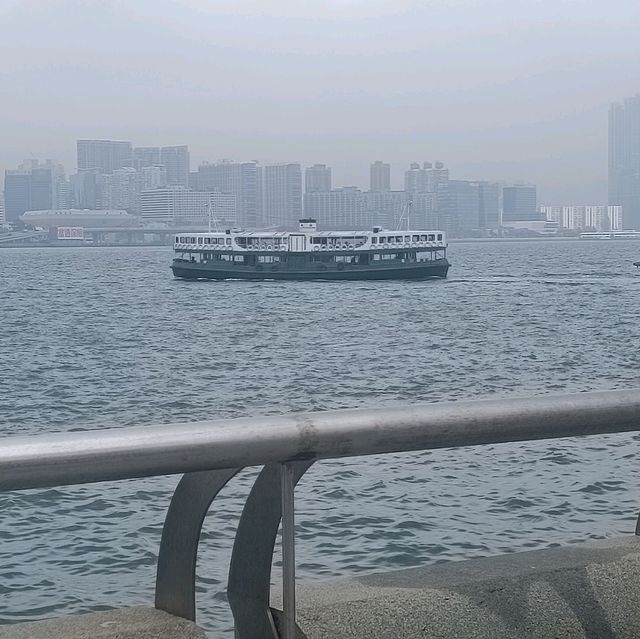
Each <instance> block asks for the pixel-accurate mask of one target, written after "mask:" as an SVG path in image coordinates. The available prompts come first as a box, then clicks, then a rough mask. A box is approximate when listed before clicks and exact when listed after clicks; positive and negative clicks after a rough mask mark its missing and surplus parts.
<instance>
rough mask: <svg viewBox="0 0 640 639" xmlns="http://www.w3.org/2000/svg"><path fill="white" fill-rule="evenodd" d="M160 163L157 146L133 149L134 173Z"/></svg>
mask: <svg viewBox="0 0 640 639" xmlns="http://www.w3.org/2000/svg"><path fill="white" fill-rule="evenodd" d="M161 163H162V162H161V159H160V147H159V146H138V147H135V148H134V149H133V168H134V169H135V170H136V171H140V170H141V169H143V168H145V167H148V166H157V165H159V164H161Z"/></svg>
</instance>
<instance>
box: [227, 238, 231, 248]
mask: <svg viewBox="0 0 640 639" xmlns="http://www.w3.org/2000/svg"><path fill="white" fill-rule="evenodd" d="M227 246H231V238H230V237H228V238H227Z"/></svg>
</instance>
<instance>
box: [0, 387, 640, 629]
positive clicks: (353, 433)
mask: <svg viewBox="0 0 640 639" xmlns="http://www.w3.org/2000/svg"><path fill="white" fill-rule="evenodd" d="M631 431H640V390H628V391H606V392H598V393H578V394H573V395H560V396H557V395H556V396H553V395H547V396H542V397H537V398H533V399H522V398H520V399H501V400H480V401H471V402H450V403H440V404H426V405H419V406H411V407H403V408H384V409H377V410H373V409H356V410H341V411H327V412H319V413H305V414H294V415H286V416H274V417H262V418H253V419H234V420H216V421H204V422H196V423H190V424H189V423H186V424H171V425H163V426H153V427H146V428H122V429H109V430H94V431H82V432H71V433H58V434H48V435H34V436H21V437H8V438H5V439H2V440H0V490H5V491H6V490H20V489H25V488H38V487H51V486H61V485H69V484H80V483H87V482H97V481H105V480H114V479H128V478H134V477H147V476H154V475H167V474H175V473H185V474H184V476H183V477H182V479H181V480H180V483H179V484H178V487H177V488H176V491H175V492H174V495H173V498H172V501H171V504H170V507H169V511H168V514H167V518H166V521H165V525H164V528H163V533H162V540H161V544H160V551H159V555H158V569H157V578H156V597H155V605H156V607H157V608H159V609H162V610H166V611H168V612H170V613H172V614H175V615H178V616H181V617H185V618H187V619H193V620H195V572H196V570H195V568H196V561H197V550H198V542H199V539H200V531H201V528H202V523H203V520H204V517H205V515H206V513H207V510H208V509H209V507H210V506H211V504H212V502H213V501H214V500H215V497H216V495H217V494H218V492H219V491H220V490H221V489H222V488H223V487H224V486H225V485H226V484H227V482H228V481H229V480H230V479H231V478H232V477H234V476H235V474H236V473H237V472H239V471H240V470H241V469H242V468H244V467H246V466H255V465H263V466H264V468H263V470H262V472H261V473H260V474H259V476H258V478H257V479H256V482H255V484H254V486H253V489H252V490H251V493H250V495H249V497H248V498H247V501H246V503H245V506H244V509H243V512H242V516H241V518H240V522H239V525H238V530H237V534H236V539H235V543H234V548H233V553H232V558H231V567H230V574H229V580H228V596H229V602H230V605H231V608H232V611H233V614H234V618H235V621H236V637H238V639H262V638H264V639H280V638H282V639H293V637H294V636H296V626H295V583H294V579H295V555H294V547H293V534H294V512H293V490H294V487H295V484H296V483H297V482H298V481H299V480H300V478H301V477H302V476H303V475H304V473H305V471H306V470H307V469H308V468H309V467H310V466H311V465H312V463H313V462H314V461H315V460H317V459H328V458H337V457H348V456H360V455H371V454H376V453H392V452H401V451H415V450H428V449H435V448H447V447H457V446H476V445H481V444H489V443H500V442H514V441H527V440H539V439H553V438H561V437H575V436H582V435H595V434H605V433H616V432H631ZM281 520H282V527H283V534H282V538H283V546H284V547H283V564H284V571H283V572H284V575H283V604H284V606H283V612H282V613H280V612H279V611H276V610H272V609H271V608H270V607H269V590H270V588H269V584H270V582H271V564H272V556H273V548H274V544H275V539H276V534H277V531H278V526H279V523H280V521H281ZM638 526H639V527H638V528H637V529H636V534H638V531H639V530H640V522H639V524H638Z"/></svg>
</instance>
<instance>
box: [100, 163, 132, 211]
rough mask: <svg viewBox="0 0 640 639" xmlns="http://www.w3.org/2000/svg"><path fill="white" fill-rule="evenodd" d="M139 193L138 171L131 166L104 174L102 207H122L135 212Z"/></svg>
mask: <svg viewBox="0 0 640 639" xmlns="http://www.w3.org/2000/svg"><path fill="white" fill-rule="evenodd" d="M139 195H140V180H139V176H138V172H137V171H136V170H135V169H134V168H132V167H125V168H122V169H116V170H115V171H114V172H113V173H111V174H110V175H105V176H104V198H103V200H102V202H101V206H100V208H102V209H122V210H125V211H127V212H128V213H137V210H138V199H139Z"/></svg>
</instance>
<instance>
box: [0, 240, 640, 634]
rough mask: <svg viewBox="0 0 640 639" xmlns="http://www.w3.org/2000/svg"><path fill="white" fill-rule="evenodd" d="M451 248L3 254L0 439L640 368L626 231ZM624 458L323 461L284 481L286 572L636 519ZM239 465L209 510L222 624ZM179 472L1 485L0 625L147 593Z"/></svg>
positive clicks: (211, 611)
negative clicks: (222, 278)
mask: <svg viewBox="0 0 640 639" xmlns="http://www.w3.org/2000/svg"><path fill="white" fill-rule="evenodd" d="M449 259H450V261H451V263H452V268H451V271H450V276H449V278H448V279H447V280H440V281H425V282H371V283H357V282H344V283H341V282H309V283H296V282H289V283H287V282H266V283H252V282H233V281H229V282H181V281H177V280H174V279H173V278H172V277H171V275H170V271H169V263H170V260H171V250H170V249H168V248H163V247H157V248H152V247H150V248H135V249H134V248H68V249H64V248H51V249H6V250H3V251H0V435H1V436H3V437H4V436H9V435H15V434H30V433H41V432H49V431H63V430H74V429H86V428H90V429H98V428H106V427H120V426H127V425H143V424H152V423H159V422H172V421H186V420H198V419H202V418H210V417H237V416H245V415H259V414H264V413H285V412H290V411H309V410H325V409H331V408H344V407H359V406H376V405H378V406H383V405H384V406H389V405H394V404H404V403H417V402H434V401H444V400H459V399H471V398H476V397H481V396H491V397H506V396H517V395H532V394H543V393H554V392H555V393H558V392H573V391H587V390H604V389H615V388H630V387H638V386H640V348H639V345H640V321H639V318H640V272H639V271H638V269H635V268H634V267H633V266H632V262H634V261H638V260H639V259H640V242H634V241H629V242H624V241H620V242H606V241H603V242H582V241H566V242H565V241H549V242H505V243H457V244H453V245H452V246H451V247H450V249H449ZM639 453H640V438H639V437H637V436H633V435H615V436H602V437H591V438H583V439H573V440H564V441H555V442H535V443H528V444H509V445H496V446H486V447H482V448H478V449H473V448H465V449H457V450H441V451H435V452H430V453H429V452H425V453H418V454H402V455H399V454H396V455H387V456H379V457H372V458H363V459H355V460H341V461H334V462H323V463H319V464H317V465H316V466H315V467H314V468H312V470H311V471H310V472H309V473H308V475H307V476H306V477H305V479H304V480H303V482H302V483H301V484H300V486H299V489H298V491H297V523H298V546H297V553H298V571H299V576H300V577H301V578H302V579H306V580H316V579H326V578H330V577H335V576H349V575H354V574H358V573H362V572H372V571H381V570H389V569H394V568H401V567H406V566H413V565H418V564H424V563H429V562H434V561H440V560H444V559H461V558H465V557H474V556H483V555H491V554H496V553H502V552H510V551H517V550H523V549H528V548H543V547H549V546H552V545H556V544H560V543H571V542H578V541H583V540H587V539H592V538H602V537H605V536H614V535H617V534H620V533H628V532H630V531H632V530H633V527H634V523H635V518H636V516H637V514H638V508H639V505H640V482H639V481H638V478H637V469H638V461H637V459H638V454H639ZM254 472H255V471H254V470H248V471H246V472H245V473H244V474H243V475H241V476H240V477H238V478H237V479H236V480H234V481H233V482H232V483H231V484H230V485H229V486H228V487H227V488H226V489H225V491H224V494H223V495H222V496H221V498H220V499H219V500H217V501H216V502H215V511H212V512H211V514H210V515H209V516H208V518H207V521H206V523H205V534H204V535H203V538H202V542H201V549H200V560H199V570H198V587H199V591H200V592H199V622H200V623H201V624H202V625H204V626H206V627H207V628H208V629H210V630H211V631H212V633H213V632H215V636H216V637H230V636H232V635H231V633H230V624H231V621H230V616H229V613H228V611H227V608H226V604H225V600H224V584H225V578H226V571H227V569H228V557H229V550H230V544H231V540H232V538H233V533H234V530H235V525H236V522H237V517H238V513H239V508H240V505H241V503H242V496H243V495H244V494H246V491H247V490H248V488H249V486H250V480H251V477H252V475H253V473H254ZM176 481H177V478H175V477H168V478H156V479H145V480H132V481H126V482H117V483H115V482H114V483H104V484H94V485H85V486H76V487H62V488H58V489H55V490H53V489H52V490H39V491H26V492H20V493H12V494H0V513H1V514H0V593H1V594H2V597H1V598H0V624H2V623H13V622H16V621H20V620H27V619H28V620H30V619H37V618H43V617H47V616H54V615H62V614H68V613H74V612H81V611H87V610H96V609H104V608H109V607H113V606H123V605H131V604H136V603H148V602H150V601H151V600H152V588H153V580H154V571H155V559H156V553H157V550H158V545H159V539H160V532H161V526H162V521H163V518H164V515H165V512H166V507H167V504H168V500H169V498H170V495H171V492H172V489H173V487H174V486H175V484H176ZM274 576H277V569H276V571H275V573H274Z"/></svg>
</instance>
